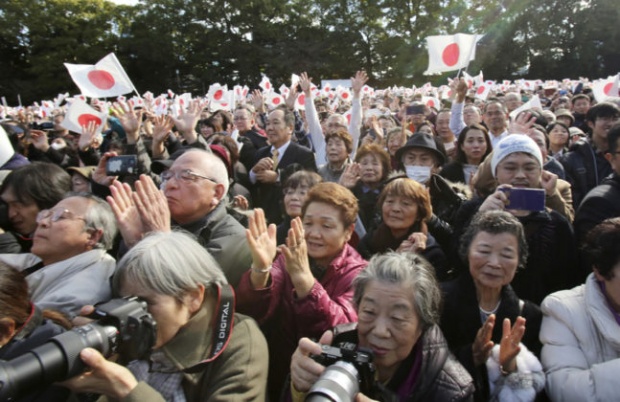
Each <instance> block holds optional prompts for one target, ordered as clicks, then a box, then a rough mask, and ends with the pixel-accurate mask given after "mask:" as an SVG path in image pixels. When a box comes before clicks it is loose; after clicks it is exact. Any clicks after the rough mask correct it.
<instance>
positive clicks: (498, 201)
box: [478, 184, 512, 211]
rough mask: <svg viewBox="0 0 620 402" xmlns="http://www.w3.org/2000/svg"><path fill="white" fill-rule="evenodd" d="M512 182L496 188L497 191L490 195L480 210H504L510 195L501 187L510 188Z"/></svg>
mask: <svg viewBox="0 0 620 402" xmlns="http://www.w3.org/2000/svg"><path fill="white" fill-rule="evenodd" d="M510 188H512V186H511V185H510V184H502V185H500V186H498V187H497V188H496V189H495V192H494V193H493V194H491V195H490V196H488V197H487V198H486V199H485V200H484V202H483V203H482V205H480V208H479V209H478V210H479V211H497V210H499V211H503V210H504V209H506V205H508V202H509V200H508V195H506V193H505V192H504V191H502V190H501V189H510Z"/></svg>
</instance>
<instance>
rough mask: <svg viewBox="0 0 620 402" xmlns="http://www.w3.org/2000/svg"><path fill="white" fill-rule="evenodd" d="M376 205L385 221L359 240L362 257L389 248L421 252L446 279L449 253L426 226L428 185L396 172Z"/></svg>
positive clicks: (429, 203) (429, 212)
mask: <svg viewBox="0 0 620 402" xmlns="http://www.w3.org/2000/svg"><path fill="white" fill-rule="evenodd" d="M377 205H379V208H380V210H381V216H382V221H381V223H380V224H379V226H377V228H376V229H374V230H371V231H370V232H368V233H367V234H366V236H364V237H363V238H362V240H361V241H360V243H359V245H358V247H357V250H358V251H359V253H360V254H361V255H362V257H364V258H366V259H369V258H370V257H372V256H373V255H374V254H378V253H384V252H386V251H388V250H394V251H398V252H416V253H420V254H421V255H422V256H423V257H424V258H426V259H427V260H428V262H430V263H431V265H433V267H435V271H436V273H437V277H438V278H439V279H440V280H444V279H446V278H447V273H446V271H447V263H446V256H445V255H444V253H443V251H442V250H441V247H439V244H437V242H436V241H435V238H434V237H433V236H432V235H431V234H429V233H428V230H427V227H426V222H427V221H428V219H430V217H431V215H432V214H433V211H432V207H431V199H430V196H429V194H428V191H427V190H426V188H424V186H423V185H421V184H420V183H418V182H417V181H415V180H412V179H409V178H408V177H407V176H406V175H404V174H401V175H399V176H395V177H393V178H390V179H389V180H388V182H387V184H386V185H385V187H384V188H383V191H382V192H381V195H379V201H378V204H377Z"/></svg>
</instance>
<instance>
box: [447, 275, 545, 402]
mask: <svg viewBox="0 0 620 402" xmlns="http://www.w3.org/2000/svg"><path fill="white" fill-rule="evenodd" d="M441 286H442V290H443V293H444V308H443V313H442V315H441V324H440V326H441V330H442V331H443V333H444V335H445V337H446V339H447V341H448V345H449V347H450V350H452V352H453V353H454V354H455V355H456V358H457V359H458V360H459V362H461V364H462V365H463V366H464V367H465V368H466V369H467V371H469V373H470V374H471V375H472V377H474V383H475V384H476V394H475V399H476V400H477V401H487V400H488V397H489V381H488V377H487V371H486V365H484V364H483V365H482V366H479V367H476V366H475V365H474V360H473V354H472V344H473V342H474V340H475V339H476V334H477V333H478V330H479V329H480V327H481V326H482V324H483V322H482V318H481V317H480V309H479V307H478V300H477V298H476V287H475V286H474V282H473V279H472V278H471V276H470V275H469V272H466V273H463V274H462V275H461V276H460V277H459V278H457V279H456V280H454V281H451V282H446V283H443V284H442V285H441ZM500 298H501V303H500V305H499V308H498V310H497V312H496V313H495V327H494V328H493V336H492V338H491V339H492V341H493V342H494V343H496V344H497V343H499V342H500V341H501V337H502V323H503V321H504V318H508V319H510V323H511V324H513V323H514V322H515V320H516V319H517V317H519V316H521V317H524V318H525V319H526V327H525V334H524V335H523V339H522V343H523V344H524V345H525V346H527V348H528V349H529V350H530V351H531V352H532V353H534V354H535V355H536V356H540V350H541V348H542V345H541V343H540V340H539V339H538V333H539V332H540V324H541V321H542V312H541V311H540V308H539V307H538V306H537V305H536V304H534V303H531V302H529V301H524V305H523V309H521V308H520V306H519V297H518V296H517V294H516V293H515V291H514V290H513V289H512V287H511V286H510V285H508V286H504V287H503V288H502V293H501V296H500Z"/></svg>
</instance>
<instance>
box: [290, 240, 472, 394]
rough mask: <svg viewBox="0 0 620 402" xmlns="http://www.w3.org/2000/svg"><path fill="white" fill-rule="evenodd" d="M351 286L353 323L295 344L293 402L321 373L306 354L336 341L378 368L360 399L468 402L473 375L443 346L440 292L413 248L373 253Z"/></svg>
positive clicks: (315, 363)
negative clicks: (365, 354)
mask: <svg viewBox="0 0 620 402" xmlns="http://www.w3.org/2000/svg"><path fill="white" fill-rule="evenodd" d="M353 287H354V292H355V293H354V304H355V307H356V309H357V313H358V317H359V318H358V323H357V328H356V329H354V330H351V331H345V332H339V330H341V329H342V328H339V327H336V329H335V333H336V335H335V336H333V334H332V332H331V331H328V332H326V333H325V334H323V336H322V337H321V340H320V341H319V343H314V342H312V341H311V340H310V339H308V338H303V339H302V340H301V341H300V342H299V347H298V348H297V350H296V351H295V354H294V355H293V360H292V364H291V379H292V386H291V392H292V394H293V399H294V400H301V399H302V398H303V396H304V395H305V394H306V393H307V392H308V391H309V390H310V389H311V387H312V386H313V384H314V383H315V382H316V381H317V380H318V379H319V377H320V376H321V375H322V374H323V372H324V371H325V367H324V366H322V365H321V364H319V363H317V362H316V361H314V360H313V359H312V358H311V357H310V355H320V354H321V351H322V350H321V345H320V344H330V343H333V344H335V345H338V344H339V343H340V342H342V341H348V342H354V343H356V344H357V345H358V346H360V347H364V348H367V349H370V350H372V352H373V355H374V360H373V363H374V365H375V367H376V370H377V371H376V375H375V384H374V385H373V386H372V392H371V395H366V396H367V397H370V398H375V399H380V400H394V399H395V398H396V400H400V401H407V402H411V401H426V400H434V401H467V400H471V398H472V394H473V392H474V386H473V382H472V379H471V377H470V376H469V374H468V373H467V370H465V369H464V368H463V367H462V366H461V364H460V363H459V362H458V361H457V360H456V359H455V357H454V356H453V355H452V354H451V353H450V351H449V350H448V344H447V342H446V340H445V338H444V336H443V334H442V333H441V330H440V329H439V326H438V325H437V323H438V321H439V315H440V305H441V292H440V290H439V287H438V285H437V280H436V279H435V275H434V273H433V268H432V266H431V265H430V264H429V263H428V262H427V261H426V260H424V258H422V257H420V256H418V255H416V254H412V253H396V252H389V253H386V254H383V255H376V256H374V257H373V258H372V259H371V260H370V263H369V264H368V267H366V269H364V270H363V271H361V272H360V274H359V275H358V276H357V278H356V279H355V281H354V283H353ZM349 327H352V326H351V325H349ZM351 329H352V328H351ZM332 341H333V342H332ZM361 398H362V397H361V396H360V397H358V400H361Z"/></svg>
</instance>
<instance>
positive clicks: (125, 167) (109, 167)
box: [105, 155, 138, 176]
mask: <svg viewBox="0 0 620 402" xmlns="http://www.w3.org/2000/svg"><path fill="white" fill-rule="evenodd" d="M137 173H138V157H137V156H136V155H120V156H113V157H111V158H110V159H108V161H107V163H106V165H105V174H106V175H107V176H127V175H130V174H137Z"/></svg>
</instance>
